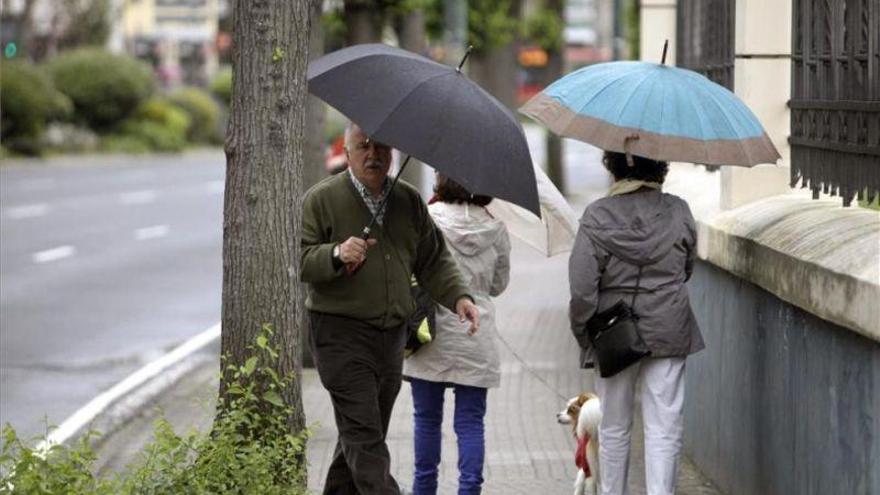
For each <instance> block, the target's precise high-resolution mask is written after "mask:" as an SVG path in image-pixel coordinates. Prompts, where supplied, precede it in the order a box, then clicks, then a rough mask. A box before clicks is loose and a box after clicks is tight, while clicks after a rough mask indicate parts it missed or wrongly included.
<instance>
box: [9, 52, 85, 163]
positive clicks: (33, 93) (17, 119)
mask: <svg viewBox="0 0 880 495" xmlns="http://www.w3.org/2000/svg"><path fill="white" fill-rule="evenodd" d="M0 111H2V115H0V122H2V135H0V136H2V140H3V144H4V146H5V147H7V148H9V149H11V150H13V151H17V152H19V153H25V154H38V153H39V151H40V148H41V137H42V134H43V131H44V130H45V128H46V124H47V123H48V122H49V121H51V120H55V119H63V118H65V117H67V116H68V115H69V114H70V111H71V103H70V100H69V99H68V98H67V97H66V96H64V95H63V94H61V93H59V92H58V91H57V90H56V89H55V87H54V86H53V85H52V81H51V79H49V77H48V76H47V75H46V74H45V73H44V72H43V71H41V70H40V69H39V68H37V67H35V66H33V65H30V64H28V63H25V62H17V61H5V62H3V70H2V71H0Z"/></svg>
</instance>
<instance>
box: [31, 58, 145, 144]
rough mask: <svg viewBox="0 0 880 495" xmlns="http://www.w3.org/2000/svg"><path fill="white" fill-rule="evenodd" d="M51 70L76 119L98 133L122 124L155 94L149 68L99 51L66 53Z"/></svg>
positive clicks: (56, 61)
mask: <svg viewBox="0 0 880 495" xmlns="http://www.w3.org/2000/svg"><path fill="white" fill-rule="evenodd" d="M48 69H49V73H50V74H51V75H52V79H53V81H54V82H55V86H56V87H57V88H58V90H59V91H61V92H62V93H64V94H65V95H67V96H68V97H69V98H70V99H71V101H73V107H74V116H75V117H76V118H77V119H78V120H79V121H81V122H83V123H85V124H87V125H89V126H90V127H92V128H93V129H95V130H107V129H109V128H111V127H113V126H114V125H115V124H118V123H119V122H121V121H123V120H124V119H125V118H126V117H128V116H129V115H131V113H132V112H134V110H135V109H137V107H138V105H140V103H141V102H143V101H144V100H145V99H146V98H147V97H148V96H149V95H150V93H151V92H152V91H153V75H152V71H151V70H150V68H149V66H148V65H146V64H144V63H142V62H139V61H138V60H136V59H134V58H131V57H129V56H125V55H114V54H112V53H110V52H107V51H105V50H102V49H100V48H80V49H77V50H72V51H70V52H66V53H63V54H61V55H60V56H58V57H57V58H55V59H54V60H52V61H50V62H49V64H48Z"/></svg>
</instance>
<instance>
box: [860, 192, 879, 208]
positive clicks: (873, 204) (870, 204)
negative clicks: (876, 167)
mask: <svg viewBox="0 0 880 495" xmlns="http://www.w3.org/2000/svg"><path fill="white" fill-rule="evenodd" d="M869 194H870V191H869V190H867V189H866V190H865V198H866V199H863V200H861V201H859V206H861V207H862V208H868V209H869V210H878V211H880V194H878V195H876V196H874V201H869V199H870V196H869Z"/></svg>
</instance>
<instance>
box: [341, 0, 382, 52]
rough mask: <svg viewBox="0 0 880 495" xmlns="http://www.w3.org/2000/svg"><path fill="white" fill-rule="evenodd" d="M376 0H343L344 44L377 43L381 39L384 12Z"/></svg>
mask: <svg viewBox="0 0 880 495" xmlns="http://www.w3.org/2000/svg"><path fill="white" fill-rule="evenodd" d="M378 3H379V2H377V1H376V0H345V3H344V5H343V14H344V15H345V27H346V31H345V44H346V45H348V46H351V45H358V44H361V43H378V42H380V41H381V40H382V26H383V25H384V23H385V18H384V17H385V13H384V11H383V9H382V7H381V6H380V5H378Z"/></svg>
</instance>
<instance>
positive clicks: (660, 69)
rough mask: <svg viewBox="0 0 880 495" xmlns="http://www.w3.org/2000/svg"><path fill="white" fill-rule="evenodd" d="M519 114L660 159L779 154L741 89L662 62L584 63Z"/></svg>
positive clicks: (713, 161) (768, 158)
mask: <svg viewBox="0 0 880 495" xmlns="http://www.w3.org/2000/svg"><path fill="white" fill-rule="evenodd" d="M520 112H522V113H524V114H525V115H528V116H529V117H531V118H533V119H535V120H537V121H538V122H541V123H542V124H544V125H545V126H547V127H548V128H549V129H550V130H551V131H553V132H555V133H556V134H559V135H561V136H564V137H569V138H574V139H578V140H581V141H585V142H587V143H590V144H593V145H595V146H598V147H600V148H602V149H604V150H609V151H617V152H621V153H631V154H633V155H639V156H644V157H647V158H652V159H655V160H666V161H682V162H693V163H703V164H707V165H741V166H752V165H757V164H759V163H776V160H777V159H779V158H780V156H779V152H778V151H776V147H774V146H773V143H772V142H771V141H770V138H769V137H768V136H767V133H766V132H765V131H764V128H763V127H762V126H761V123H760V122H759V121H758V119H757V118H756V117H755V115H754V114H753V113H752V112H751V110H749V108H748V107H747V106H746V105H745V104H744V103H743V102H742V101H740V100H739V98H737V97H736V95H734V94H733V93H731V92H730V91H729V90H727V89H726V88H724V87H723V86H720V85H718V84H716V83H714V82H712V81H710V80H708V79H706V78H705V77H704V76H702V75H700V74H697V73H696V72H692V71H689V70H685V69H680V68H677V67H669V66H666V65H662V64H655V63H649V62H608V63H603V64H596V65H592V66H589V67H586V68H583V69H580V70H578V71H575V72H572V73H571V74H569V75H567V76H565V77H563V78H561V79H559V80H557V81H556V82H554V83H553V84H551V85H550V86H548V87H547V88H545V89H544V91H542V92H541V93H539V94H538V95H536V96H535V97H534V98H532V99H531V100H529V101H528V102H527V103H526V104H525V105H524V106H523V107H522V108H520Z"/></svg>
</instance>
